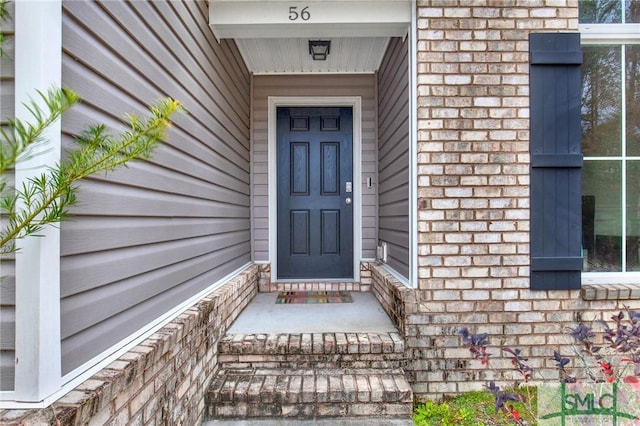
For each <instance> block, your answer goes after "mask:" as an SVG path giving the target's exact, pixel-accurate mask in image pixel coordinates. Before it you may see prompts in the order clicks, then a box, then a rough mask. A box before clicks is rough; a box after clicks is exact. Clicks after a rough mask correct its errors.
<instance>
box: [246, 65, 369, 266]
mask: <svg viewBox="0 0 640 426" xmlns="http://www.w3.org/2000/svg"><path fill="white" fill-rule="evenodd" d="M253 85H254V89H253V93H254V96H253V99H254V105H253V114H254V115H253V146H252V149H253V171H252V173H253V176H252V190H253V192H252V194H253V226H254V234H253V236H254V259H255V260H258V261H266V260H268V259H269V231H268V223H269V220H270V219H269V199H268V198H269V197H268V195H269V188H268V171H269V165H268V158H267V157H268V123H267V120H268V117H267V115H268V97H269V96H309V97H311V96H361V97H362V181H363V188H362V191H363V192H362V194H363V196H362V199H363V206H362V216H363V217H362V257H363V258H374V257H375V247H376V241H377V240H376V238H377V235H376V195H375V187H374V188H367V187H366V178H367V177H372V179H373V181H374V182H375V181H376V177H375V176H376V161H377V155H376V127H377V123H376V102H375V76H374V75H297V76H255V77H254V79H253ZM272 220H275V218H274V219H272ZM358 256H359V254H358V253H355V257H356V259H357V258H358Z"/></svg>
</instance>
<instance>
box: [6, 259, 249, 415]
mask: <svg viewBox="0 0 640 426" xmlns="http://www.w3.org/2000/svg"><path fill="white" fill-rule="evenodd" d="M257 290H258V266H255V265H254V266H251V267H249V268H247V269H246V270H245V271H243V272H242V273H240V274H239V275H238V276H236V277H234V278H232V279H231V280H229V281H228V282H227V283H225V284H223V285H222V286H221V287H220V288H218V289H217V290H215V291H213V292H212V293H211V294H209V295H208V296H207V297H205V298H203V299H202V300H201V301H199V302H198V303H197V304H196V305H194V306H193V307H191V308H190V309H188V310H187V311H185V312H184V313H182V314H181V315H180V316H179V317H177V318H176V319H175V320H173V321H172V322H171V323H169V324H167V325H166V326H165V327H163V328H162V329H160V330H159V331H158V332H156V333H154V334H153V335H152V336H151V337H149V338H148V339H146V340H145V341H143V342H142V343H141V344H140V345H138V346H136V347H135V348H133V349H132V350H131V351H129V352H127V353H125V354H124V355H122V356H121V357H120V358H119V359H118V360H116V361H114V362H113V363H111V364H110V365H109V366H107V367H106V368H104V369H103V370H101V371H99V372H98V373H96V374H95V375H94V376H93V377H91V378H90V379H88V380H86V381H85V382H84V383H82V384H81V385H79V386H78V387H77V388H75V389H74V390H72V391H71V392H69V393H68V394H66V395H65V396H63V397H62V398H61V399H59V400H58V401H56V402H55V403H54V404H53V405H52V406H51V407H49V408H46V409H42V410H3V411H0V424H7V425H15V426H18V425H20V426H21V425H25V426H26V425H41V424H59V425H61V426H66V425H69V426H71V425H85V424H96V425H101V424H114V425H122V424H139V425H165V424H166V425H180V424H182V425H197V424H200V422H201V421H202V418H203V415H204V406H205V405H204V396H205V391H206V386H207V385H208V384H209V382H210V381H211V378H212V377H213V376H214V374H215V373H216V371H217V365H218V351H217V344H218V341H219V340H220V338H222V337H223V336H224V333H225V332H226V330H227V328H228V327H229V326H230V325H231V323H232V322H233V321H234V320H235V318H236V317H237V316H238V315H239V314H240V312H242V310H243V309H244V307H245V306H246V305H247V304H248V303H249V302H250V301H251V299H252V298H253V297H254V296H255V294H256V293H257ZM54 413H55V414H54ZM56 421H58V422H59V423H56Z"/></svg>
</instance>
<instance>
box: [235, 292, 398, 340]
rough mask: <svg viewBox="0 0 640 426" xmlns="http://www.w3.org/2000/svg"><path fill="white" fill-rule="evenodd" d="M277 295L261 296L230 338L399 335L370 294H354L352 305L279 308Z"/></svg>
mask: <svg viewBox="0 0 640 426" xmlns="http://www.w3.org/2000/svg"><path fill="white" fill-rule="evenodd" d="M277 295H278V293H277V292H273V293H258V294H257V295H256V297H255V298H254V299H253V300H252V301H251V302H250V303H249V305H248V306H247V307H246V308H245V310H244V311H243V312H242V313H241V314H240V316H239V317H238V318H237V319H236V321H235V322H234V323H233V324H232V325H231V327H230V328H229V329H228V330H227V334H249V333H265V334H268V333H329V332H341V333H367V332H397V331H398V330H397V328H396V327H395V326H394V325H393V323H392V322H391V320H390V319H389V317H388V315H387V314H386V312H385V311H384V310H383V309H382V306H380V304H379V303H378V301H377V300H376V298H375V296H374V295H373V294H372V293H370V292H360V291H353V292H351V295H352V297H353V303H318V304H276V298H277Z"/></svg>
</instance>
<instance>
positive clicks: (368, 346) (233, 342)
mask: <svg viewBox="0 0 640 426" xmlns="http://www.w3.org/2000/svg"><path fill="white" fill-rule="evenodd" d="M218 348H219V353H220V354H237V355H294V354H295V355H327V354H352V355H354V354H393V353H396V354H403V353H404V350H405V342H404V339H403V338H402V336H401V335H400V333H395V332H390V333H386V332H385V333H281V334H228V335H226V336H224V337H223V338H222V339H221V340H220V342H219V345H218Z"/></svg>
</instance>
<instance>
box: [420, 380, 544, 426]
mask: <svg viewBox="0 0 640 426" xmlns="http://www.w3.org/2000/svg"><path fill="white" fill-rule="evenodd" d="M518 391H519V393H521V394H523V395H525V396H527V395H529V398H530V400H528V401H525V402H524V403H514V404H513V407H514V409H515V410H517V411H518V412H519V413H520V414H521V415H522V421H523V423H524V424H527V425H535V424H536V421H535V412H533V413H531V412H530V410H529V408H528V407H532V408H533V410H535V409H536V406H537V399H536V388H535V387H527V388H520V389H518ZM509 404H510V403H509ZM413 420H414V423H415V424H416V425H417V426H507V425H514V424H516V423H515V422H514V421H513V419H512V418H511V416H510V415H509V414H507V413H504V412H496V410H495V397H494V396H493V394H492V393H490V392H488V391H471V392H465V393H463V394H460V395H457V396H455V397H450V398H445V400H444V401H442V402H440V403H434V402H432V401H427V402H425V403H423V404H418V405H417V406H416V408H415V410H414V416H413Z"/></svg>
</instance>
